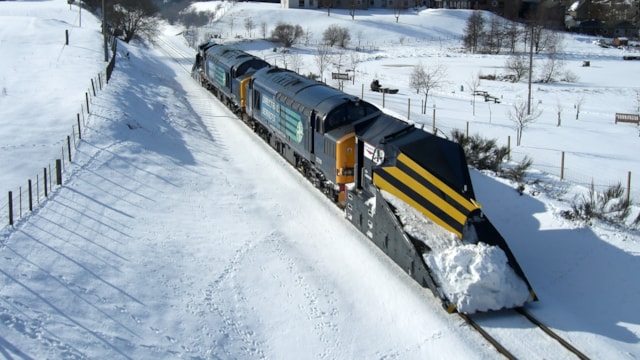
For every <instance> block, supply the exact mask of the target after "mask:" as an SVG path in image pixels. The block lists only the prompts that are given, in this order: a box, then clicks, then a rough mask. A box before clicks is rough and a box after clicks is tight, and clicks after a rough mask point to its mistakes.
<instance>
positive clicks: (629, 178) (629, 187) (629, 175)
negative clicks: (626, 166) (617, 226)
mask: <svg viewBox="0 0 640 360" xmlns="http://www.w3.org/2000/svg"><path fill="white" fill-rule="evenodd" d="M630 200H631V171H629V172H627V202H629V201H630Z"/></svg>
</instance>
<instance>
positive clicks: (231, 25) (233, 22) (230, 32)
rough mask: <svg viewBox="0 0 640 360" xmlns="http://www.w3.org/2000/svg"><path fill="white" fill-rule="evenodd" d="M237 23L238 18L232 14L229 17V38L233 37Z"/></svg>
mask: <svg viewBox="0 0 640 360" xmlns="http://www.w3.org/2000/svg"><path fill="white" fill-rule="evenodd" d="M235 23H236V17H235V16H234V15H233V14H231V15H229V37H231V38H232V37H233V25H234V24H235Z"/></svg>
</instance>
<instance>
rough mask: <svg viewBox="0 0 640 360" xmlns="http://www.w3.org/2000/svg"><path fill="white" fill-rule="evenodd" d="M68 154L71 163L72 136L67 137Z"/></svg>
mask: <svg viewBox="0 0 640 360" xmlns="http://www.w3.org/2000/svg"><path fill="white" fill-rule="evenodd" d="M67 150H68V151H67V152H68V154H69V162H71V136H69V135H67Z"/></svg>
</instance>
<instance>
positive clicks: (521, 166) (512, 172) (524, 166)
mask: <svg viewBox="0 0 640 360" xmlns="http://www.w3.org/2000/svg"><path fill="white" fill-rule="evenodd" d="M531 165H533V160H532V159H531V158H530V157H528V156H525V157H524V159H522V161H520V162H519V163H518V164H517V165H516V166H514V167H512V168H509V169H506V170H505V171H504V172H503V173H502V174H503V176H504V177H505V178H507V179H511V180H513V181H515V182H517V183H522V182H523V181H524V175H525V173H526V172H527V170H528V169H529V168H530V167H531Z"/></svg>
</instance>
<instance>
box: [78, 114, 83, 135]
mask: <svg viewBox="0 0 640 360" xmlns="http://www.w3.org/2000/svg"><path fill="white" fill-rule="evenodd" d="M78 139H80V140H82V130H80V117H79V116H78Z"/></svg>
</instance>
